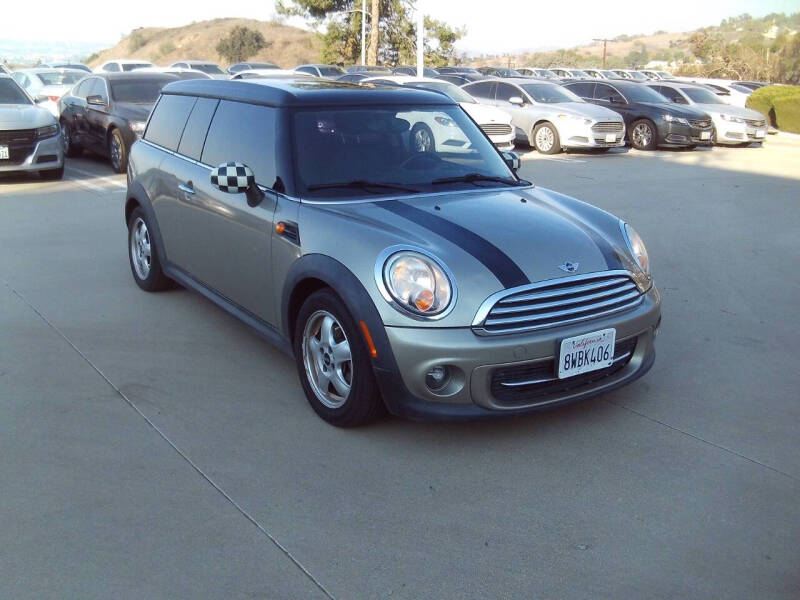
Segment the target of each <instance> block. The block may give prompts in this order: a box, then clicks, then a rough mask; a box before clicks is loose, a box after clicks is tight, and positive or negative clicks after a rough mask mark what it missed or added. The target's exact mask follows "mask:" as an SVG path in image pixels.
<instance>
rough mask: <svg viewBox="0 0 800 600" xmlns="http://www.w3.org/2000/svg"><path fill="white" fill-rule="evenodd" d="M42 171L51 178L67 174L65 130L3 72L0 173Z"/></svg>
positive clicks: (1, 86)
mask: <svg viewBox="0 0 800 600" xmlns="http://www.w3.org/2000/svg"><path fill="white" fill-rule="evenodd" d="M19 171H26V172H38V173H40V174H41V175H42V176H43V177H47V178H48V179H61V178H62V177H63V175H64V147H63V144H62V141H61V128H60V127H59V126H58V121H57V120H56V118H55V117H54V116H53V115H52V114H51V113H50V111H48V110H47V109H46V108H42V107H41V106H38V105H37V104H36V103H35V102H34V101H33V99H32V98H31V97H30V96H29V95H28V94H27V93H26V92H25V90H23V89H22V88H21V87H20V86H19V84H18V83H17V82H16V81H14V79H13V78H12V77H11V76H10V75H7V74H5V73H0V173H12V172H19Z"/></svg>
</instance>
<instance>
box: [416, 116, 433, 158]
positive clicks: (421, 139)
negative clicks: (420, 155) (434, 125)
mask: <svg viewBox="0 0 800 600" xmlns="http://www.w3.org/2000/svg"><path fill="white" fill-rule="evenodd" d="M434 146H435V141H434V138H433V131H431V128H430V127H428V126H427V125H425V123H417V124H416V125H414V127H413V128H412V129H411V150H412V151H413V152H435V151H436V148H435V147H434Z"/></svg>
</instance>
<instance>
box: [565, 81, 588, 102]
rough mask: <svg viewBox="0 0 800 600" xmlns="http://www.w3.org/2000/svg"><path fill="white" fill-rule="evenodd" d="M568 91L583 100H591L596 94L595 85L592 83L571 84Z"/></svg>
mask: <svg viewBox="0 0 800 600" xmlns="http://www.w3.org/2000/svg"><path fill="white" fill-rule="evenodd" d="M567 89H568V90H569V91H570V92H572V93H574V94H577V95H578V96H580V97H581V98H591V97H592V94H593V93H594V83H593V82H591V81H579V82H577V83H571V84H569V85H568V86H567Z"/></svg>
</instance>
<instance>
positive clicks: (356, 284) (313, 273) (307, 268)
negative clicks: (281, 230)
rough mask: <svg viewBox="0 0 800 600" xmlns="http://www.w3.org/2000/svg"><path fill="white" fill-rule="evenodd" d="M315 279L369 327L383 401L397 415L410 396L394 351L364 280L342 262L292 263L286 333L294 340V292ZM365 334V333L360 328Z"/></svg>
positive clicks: (311, 257)
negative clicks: (404, 400)
mask: <svg viewBox="0 0 800 600" xmlns="http://www.w3.org/2000/svg"><path fill="white" fill-rule="evenodd" d="M308 279H316V280H318V281H321V282H322V283H324V284H325V285H326V286H328V287H330V288H331V289H332V290H333V291H334V292H336V294H338V295H339V297H340V298H341V299H342V301H343V302H344V304H345V306H346V307H347V310H348V311H350V314H351V315H352V317H353V319H354V320H355V321H356V323H359V322H360V321H363V322H364V323H365V324H366V326H367V329H368V330H369V333H370V337H371V338H372V343H373V345H374V346H375V349H376V350H377V354H378V355H377V357H374V358H373V359H372V368H373V371H374V373H375V378H376V379H377V382H378V387H379V388H380V390H381V394H382V396H383V399H384V402H385V403H386V406H387V408H388V409H389V411H390V412H392V413H394V414H398V413H399V412H400V411H399V410H398V407H399V406H400V404H401V403H402V402H403V398H404V397H406V396H407V395H408V391H407V390H406V387H405V385H404V384H403V382H402V378H401V377H400V370H399V368H398V366H397V361H396V360H395V357H394V353H393V352H392V348H391V346H390V344H389V337H388V336H387V335H386V328H385V326H384V324H383V319H381V316H380V313H379V312H378V309H377V308H376V307H375V303H374V302H373V300H372V297H371V296H370V295H369V294H368V293H367V290H366V289H365V288H364V285H363V284H362V283H361V281H360V280H359V279H358V278H357V277H356V276H355V275H354V274H353V273H352V271H350V269H348V268H347V267H346V266H344V265H343V264H342V263H340V262H339V261H337V260H335V259H333V258H331V257H329V256H325V255H324V254H306V255H305V256H303V257H301V258H300V259H298V260H297V261H295V263H294V264H293V265H292V267H291V268H290V269H289V272H288V273H287V276H286V280H285V282H284V286H283V293H282V299H281V322H282V324H283V334H284V335H285V336H286V338H287V339H288V340H290V343H293V342H292V340H293V333H294V331H293V326H294V323H293V322H292V315H291V311H292V308H293V307H292V295H293V293H294V291H295V290H296V289H297V288H298V286H299V284H300V283H301V282H303V281H304V280H308ZM359 334H361V335H362V339H363V332H361V331H359Z"/></svg>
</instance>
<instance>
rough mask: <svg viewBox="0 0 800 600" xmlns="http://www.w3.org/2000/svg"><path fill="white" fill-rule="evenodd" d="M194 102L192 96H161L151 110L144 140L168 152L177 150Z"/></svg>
mask: <svg viewBox="0 0 800 600" xmlns="http://www.w3.org/2000/svg"><path fill="white" fill-rule="evenodd" d="M195 100H196V98H194V97H192V96H174V95H171V94H164V95H163V96H161V99H160V100H159V101H158V104H156V107H155V108H154V109H153V115H152V116H151V117H150V124H149V125H148V126H147V131H146V132H145V134H144V139H146V140H148V141H150V142H153V143H154V144H158V145H159V146H163V147H164V148H168V149H169V150H177V149H178V142H179V141H180V139H181V134H182V133H183V128H184V126H185V125H186V120H187V119H188V118H189V113H190V112H191V110H192V107H193V106H194V103H195Z"/></svg>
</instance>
